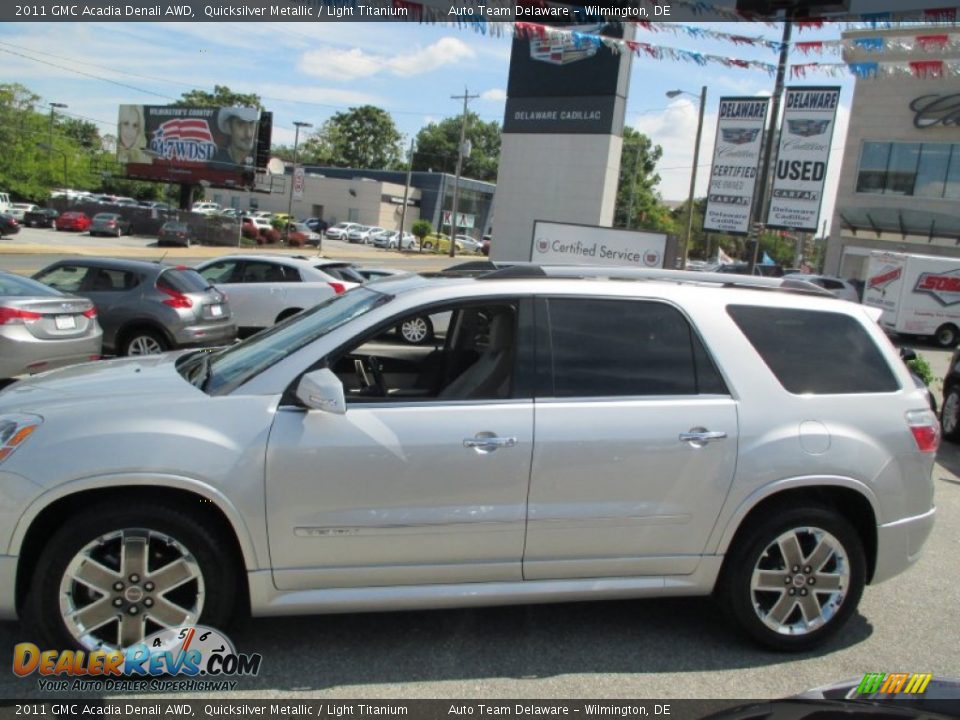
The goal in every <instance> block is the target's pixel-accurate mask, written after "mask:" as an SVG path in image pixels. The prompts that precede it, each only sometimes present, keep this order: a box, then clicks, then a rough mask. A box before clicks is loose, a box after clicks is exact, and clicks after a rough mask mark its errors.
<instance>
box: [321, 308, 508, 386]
mask: <svg viewBox="0 0 960 720" xmlns="http://www.w3.org/2000/svg"><path fill="white" fill-rule="evenodd" d="M353 292H356V291H353ZM416 333H419V334H416ZM518 345H519V338H518V306H517V304H516V303H515V302H509V301H503V300H497V301H491V302H482V303H477V302H474V303H469V304H462V305H457V306H446V307H442V308H437V309H432V310H430V311H429V312H420V313H412V314H408V315H405V316H403V317H400V318H397V319H396V321H395V322H391V324H390V327H389V328H388V329H387V330H386V331H381V332H378V333H376V334H375V335H374V336H371V337H367V338H364V339H363V340H362V341H361V342H360V343H359V344H357V345H356V346H353V347H350V348H348V349H346V350H345V351H343V352H341V353H338V354H337V356H336V357H334V358H331V359H330V361H329V366H330V368H331V369H332V370H333V371H334V373H336V375H337V377H339V378H340V380H341V382H343V385H344V390H345V392H346V396H347V402H348V403H364V402H385V401H386V402H403V403H410V402H419V401H455V400H504V399H508V398H510V397H513V396H514V386H515V382H514V380H515V374H516V373H515V370H516V362H517V349H518Z"/></svg>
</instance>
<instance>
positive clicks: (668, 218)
mask: <svg viewBox="0 0 960 720" xmlns="http://www.w3.org/2000/svg"><path fill="white" fill-rule="evenodd" d="M662 156H663V148H661V147H660V146H659V145H654V144H653V143H652V142H651V141H650V138H648V137H647V136H646V135H644V134H643V133H641V132H638V131H637V130H634V129H633V128H632V127H625V128H624V129H623V150H622V152H621V155H620V183H619V185H618V187H617V204H616V209H615V210H614V221H613V223H614V226H616V227H627V226H629V227H633V228H638V229H644V230H655V231H658V232H667V233H674V232H676V231H677V225H676V222H675V220H674V218H673V216H672V215H671V213H670V210H669V208H667V206H666V205H664V204H663V201H662V200H661V199H660V196H659V195H658V194H657V192H656V190H655V188H656V186H657V183H659V182H660V175H658V174H657V171H656V169H657V162H659V160H660V158H661V157H662ZM631 215H632V217H631Z"/></svg>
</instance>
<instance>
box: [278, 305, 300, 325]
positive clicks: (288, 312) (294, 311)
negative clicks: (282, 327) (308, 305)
mask: <svg viewBox="0 0 960 720" xmlns="http://www.w3.org/2000/svg"><path fill="white" fill-rule="evenodd" d="M298 312H302V310H301V308H287V309H286V310H284V311H282V312H281V313H280V314H279V315H277V319H276V320H274V321H273V324H274V325H276V324H277V323H278V322H281V321H283V320H286V319H287V318H288V317H291V316H293V315H296V314H297V313H298Z"/></svg>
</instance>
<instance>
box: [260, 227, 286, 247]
mask: <svg viewBox="0 0 960 720" xmlns="http://www.w3.org/2000/svg"><path fill="white" fill-rule="evenodd" d="M262 235H263V238H264V240H266V242H267V244H269V245H273V244H275V243H278V242H280V239H281V238H282V237H283V234H282V233H281V232H280V231H279V230H277V229H275V228H271V229H270V230H264V231H263V233H262Z"/></svg>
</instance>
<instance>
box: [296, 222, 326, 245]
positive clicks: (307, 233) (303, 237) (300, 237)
mask: <svg viewBox="0 0 960 720" xmlns="http://www.w3.org/2000/svg"><path fill="white" fill-rule="evenodd" d="M288 227H289V229H288V233H289V242H290V245H292V246H294V247H304V246H305V245H313V246H315V247H316V246H319V245H320V243H321V241H322V240H323V238H322V237H320V234H319V233H315V232H314V231H313V230H311V229H310V228H309V227H307V225H306V224H305V223H298V222H295V223H290V224H289V226H288Z"/></svg>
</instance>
